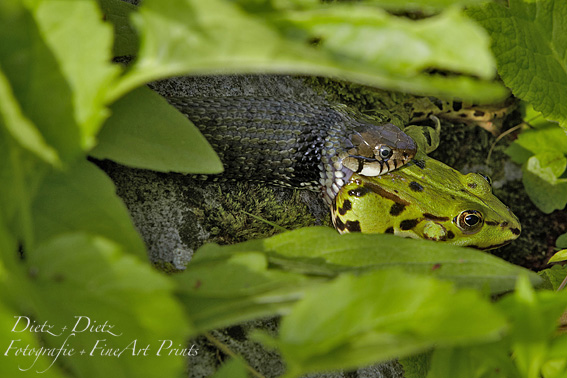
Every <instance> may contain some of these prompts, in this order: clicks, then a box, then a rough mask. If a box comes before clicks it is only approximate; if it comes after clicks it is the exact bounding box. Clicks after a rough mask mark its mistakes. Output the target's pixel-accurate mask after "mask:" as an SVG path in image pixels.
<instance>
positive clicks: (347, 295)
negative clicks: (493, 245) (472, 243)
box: [263, 269, 505, 377]
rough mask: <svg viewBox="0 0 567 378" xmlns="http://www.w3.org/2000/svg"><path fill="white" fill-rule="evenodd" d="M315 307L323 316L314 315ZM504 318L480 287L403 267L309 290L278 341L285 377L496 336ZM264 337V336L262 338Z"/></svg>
mask: <svg viewBox="0 0 567 378" xmlns="http://www.w3.org/2000/svg"><path fill="white" fill-rule="evenodd" d="M314 314H317V316H314ZM504 326H505V321H504V318H503V317H502V316H501V315H500V314H499V313H498V312H497V311H496V310H495V309H494V308H493V307H492V306H491V305H490V303H489V302H488V301H485V300H483V299H481V298H480V297H479V295H478V293H477V292H475V291H472V290H462V291H458V292H456V291H455V290H454V288H453V287H452V285H451V284H449V283H447V282H441V281H438V280H435V279H433V278H428V277H420V276H414V275H410V274H406V273H404V272H402V271H401V270H398V269H393V270H385V271H379V272H372V273H369V274H365V275H362V276H359V277H354V276H351V275H342V276H341V277H339V278H338V279H336V280H335V281H333V282H331V283H329V284H327V285H322V286H320V287H315V288H313V289H311V290H310V291H309V292H308V293H307V294H306V296H305V297H304V298H303V299H302V300H301V301H299V302H298V303H297V305H296V306H294V307H293V309H292V312H291V313H290V314H289V315H288V316H286V317H284V318H283V319H282V322H281V326H280V332H279V338H278V339H277V340H273V341H272V344H273V345H277V346H278V347H279V349H280V350H281V353H282V355H283V356H284V359H285V361H286V363H287V364H288V374H287V375H286V377H297V376H300V375H302V374H305V373H308V372H313V371H327V370H332V369H349V368H354V367H357V366H361V365H366V364H370V363H373V362H377V361H386V360H389V359H391V358H394V357H402V356H405V355H409V354H413V353H416V352H420V351H423V350H426V349H428V348H431V347H432V346H433V345H435V346H439V347H443V346H451V345H459V344H462V343H471V342H477V341H485V340H493V339H496V338H498V334H499V332H500V331H501V330H502V329H503V328H504ZM263 338H264V339H266V337H263Z"/></svg>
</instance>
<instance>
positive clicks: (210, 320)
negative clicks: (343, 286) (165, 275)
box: [172, 245, 321, 331]
mask: <svg viewBox="0 0 567 378" xmlns="http://www.w3.org/2000/svg"><path fill="white" fill-rule="evenodd" d="M227 248H228V249H230V247H219V246H216V245H207V246H205V247H202V248H200V249H199V250H198V251H197V252H196V253H195V256H194V258H193V260H192V261H191V263H190V264H189V265H188V267H187V270H186V271H184V272H183V273H180V274H176V275H175V276H173V277H172V279H173V280H174V281H176V283H177V285H178V288H177V292H178V296H179V297H180V298H181V300H182V302H183V304H184V305H185V306H186V308H187V311H188V312H190V313H191V319H192V320H193V322H194V324H195V327H196V329H197V330H199V331H206V330H209V329H213V328H219V327H223V326H224V327H226V326H229V325H231V324H235V323H238V322H242V321H245V320H251V319H254V318H258V317H263V316H274V315H278V314H280V315H281V314H283V313H286V312H288V311H289V308H290V306H291V305H292V304H293V303H295V301H296V300H297V299H298V298H300V297H301V296H302V295H303V292H304V290H305V288H307V287H310V286H311V285H313V284H317V283H319V282H321V279H317V278H310V277H306V276H303V275H301V274H297V273H290V272H282V271H279V270H276V269H270V268H269V267H268V261H267V259H266V257H265V256H264V255H263V254H261V253H258V252H254V251H253V249H251V250H250V252H242V253H236V254H234V253H231V252H230V251H227ZM219 254H221V255H222V256H219Z"/></svg>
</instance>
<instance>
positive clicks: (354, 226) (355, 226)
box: [345, 220, 361, 232]
mask: <svg viewBox="0 0 567 378" xmlns="http://www.w3.org/2000/svg"><path fill="white" fill-rule="evenodd" d="M345 227H346V229H347V230H348V231H349V232H361V229H360V222H359V221H350V220H349V221H346V224H345Z"/></svg>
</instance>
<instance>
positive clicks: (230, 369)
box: [211, 358, 248, 378]
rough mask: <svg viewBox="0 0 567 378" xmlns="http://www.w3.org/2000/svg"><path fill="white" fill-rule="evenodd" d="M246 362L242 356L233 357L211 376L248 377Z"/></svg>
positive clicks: (217, 377)
mask: <svg viewBox="0 0 567 378" xmlns="http://www.w3.org/2000/svg"><path fill="white" fill-rule="evenodd" d="M247 377H248V374H247V370H246V362H245V361H244V360H242V359H241V358H232V359H231V360H230V361H228V362H225V363H224V364H223V365H222V367H221V368H220V369H219V370H218V371H217V372H216V373H215V375H213V376H212V377H211V378H247Z"/></svg>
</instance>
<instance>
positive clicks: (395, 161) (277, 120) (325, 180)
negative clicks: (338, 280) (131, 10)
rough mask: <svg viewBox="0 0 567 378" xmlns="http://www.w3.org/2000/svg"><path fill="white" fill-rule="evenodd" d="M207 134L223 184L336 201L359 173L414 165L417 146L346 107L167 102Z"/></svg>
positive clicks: (271, 101) (262, 101)
mask: <svg viewBox="0 0 567 378" xmlns="http://www.w3.org/2000/svg"><path fill="white" fill-rule="evenodd" d="M167 100H168V101H169V102H170V103H171V104H172V105H173V106H175V107H176V108H177V109H178V110H179V111H181V112H182V113H183V114H185V115H186V116H187V118H189V120H191V121H192V122H193V123H194V124H195V125H196V126H197V127H198V128H199V130H200V131H201V132H202V134H203V135H204V136H205V138H206V139H207V140H208V142H209V143H210V144H211V146H212V147H213V149H214V150H215V151H216V152H217V154H218V155H219V157H220V159H221V161H222V162H223V165H224V173H223V174H222V175H221V176H218V177H217V179H218V178H219V177H220V178H221V179H224V180H227V179H228V180H247V181H256V182H269V183H272V184H276V185H280V186H287V187H294V188H304V189H310V190H315V191H319V190H322V192H323V195H324V197H325V199H326V201H327V202H329V203H330V202H331V201H332V199H333V198H334V197H335V195H336V194H337V193H338V191H339V189H340V188H341V187H342V186H343V185H344V184H345V182H347V181H348V180H349V178H350V176H351V175H352V174H353V173H354V172H357V173H360V174H366V175H368V176H373V175H374V176H376V175H379V174H383V173H386V172H389V171H391V170H393V169H396V168H397V167H400V166H402V165H403V164H405V163H406V162H408V161H409V160H410V159H411V158H412V157H413V156H414V155H415V153H416V145H415V143H414V141H413V140H412V139H411V138H410V137H409V136H407V135H406V134H405V133H403V132H402V131H401V130H400V129H399V128H397V127H396V126H394V125H392V124H376V123H373V121H372V120H371V119H370V118H368V117H366V116H364V115H362V114H360V113H357V112H355V111H354V110H352V109H349V108H347V107H346V106H344V105H341V104H331V103H329V102H326V101H321V100H317V101H313V100H303V101H300V100H297V99H292V98H285V97H284V98H276V97H251V96H250V97H247V96H235V97H168V98H167Z"/></svg>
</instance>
